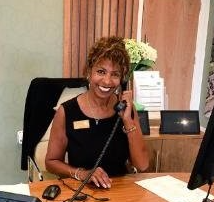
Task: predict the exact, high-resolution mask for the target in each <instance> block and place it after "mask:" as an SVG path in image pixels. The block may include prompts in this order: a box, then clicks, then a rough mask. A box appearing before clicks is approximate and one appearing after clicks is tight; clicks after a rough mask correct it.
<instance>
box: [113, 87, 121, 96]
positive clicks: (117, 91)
mask: <svg viewBox="0 0 214 202" xmlns="http://www.w3.org/2000/svg"><path fill="white" fill-rule="evenodd" d="M120 92H121V85H119V86H118V87H117V88H116V89H115V91H114V93H115V94H116V95H119V93H120Z"/></svg>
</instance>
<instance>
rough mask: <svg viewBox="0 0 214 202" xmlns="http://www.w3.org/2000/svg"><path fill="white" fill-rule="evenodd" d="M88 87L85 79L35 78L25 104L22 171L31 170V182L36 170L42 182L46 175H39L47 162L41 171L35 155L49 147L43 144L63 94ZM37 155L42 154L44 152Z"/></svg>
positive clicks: (29, 171)
mask: <svg viewBox="0 0 214 202" xmlns="http://www.w3.org/2000/svg"><path fill="white" fill-rule="evenodd" d="M87 86H88V82H87V80H85V79H84V78H35V79H33V80H32V81H31V83H30V86H29V89H28V92H27V97H26V102H25V111H24V123H23V142H22V156H21V169H22V170H28V173H29V176H28V177H29V181H35V180H34V179H35V170H36V172H37V173H38V174H39V176H38V177H39V179H40V180H42V176H43V174H42V173H40V172H43V170H44V169H41V167H42V168H44V167H45V166H44V162H43V165H42V166H41V167H40V166H39V165H38V162H36V159H35V151H36V148H37V147H38V144H39V143H41V145H40V147H43V145H42V144H46V145H45V146H44V147H46V146H47V143H44V142H45V141H41V140H43V139H45V140H47V139H48V138H49V137H48V135H47V132H48V130H47V129H48V128H49V129H50V126H51V122H52V119H53V117H54V114H55V110H54V107H56V105H57V103H58V100H59V98H61V97H60V96H61V94H62V92H64V90H68V88H69V89H70V90H73V89H78V90H79V89H81V90H82V88H83V87H84V88H85V89H86V88H87ZM66 87H68V88H66ZM80 87H81V88H80ZM80 92H81V91H80ZM62 100H63V99H62ZM58 104H59V103H58ZM46 131H47V132H46ZM45 136H47V137H45ZM38 151H40V152H41V148H39V149H38ZM42 152H43V151H42ZM42 156H43V158H44V156H45V154H44V153H43V155H42ZM40 169H41V170H40ZM38 171H39V172H38ZM44 172H45V171H44ZM46 174H47V173H46ZM41 175H42V176H41ZM50 177H52V176H50Z"/></svg>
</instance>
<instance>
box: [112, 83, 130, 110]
mask: <svg viewBox="0 0 214 202" xmlns="http://www.w3.org/2000/svg"><path fill="white" fill-rule="evenodd" d="M127 84H128V82H126V81H124V82H123V83H122V84H121V90H122V91H124V90H126V89H127ZM125 108H126V101H125V100H123V101H118V102H117V103H116V104H115V105H114V110H115V111H116V112H120V111H121V110H124V109H125Z"/></svg>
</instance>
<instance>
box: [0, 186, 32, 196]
mask: <svg viewBox="0 0 214 202" xmlns="http://www.w3.org/2000/svg"><path fill="white" fill-rule="evenodd" d="M0 191H5V192H11V193H15V194H24V195H28V196H30V188H29V185H28V184H22V183H20V184H15V185H0Z"/></svg>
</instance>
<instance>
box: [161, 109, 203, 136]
mask: <svg viewBox="0 0 214 202" xmlns="http://www.w3.org/2000/svg"><path fill="white" fill-rule="evenodd" d="M160 118H161V120H160V133H161V134H200V123H199V114H198V111H197V110H161V111H160Z"/></svg>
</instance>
